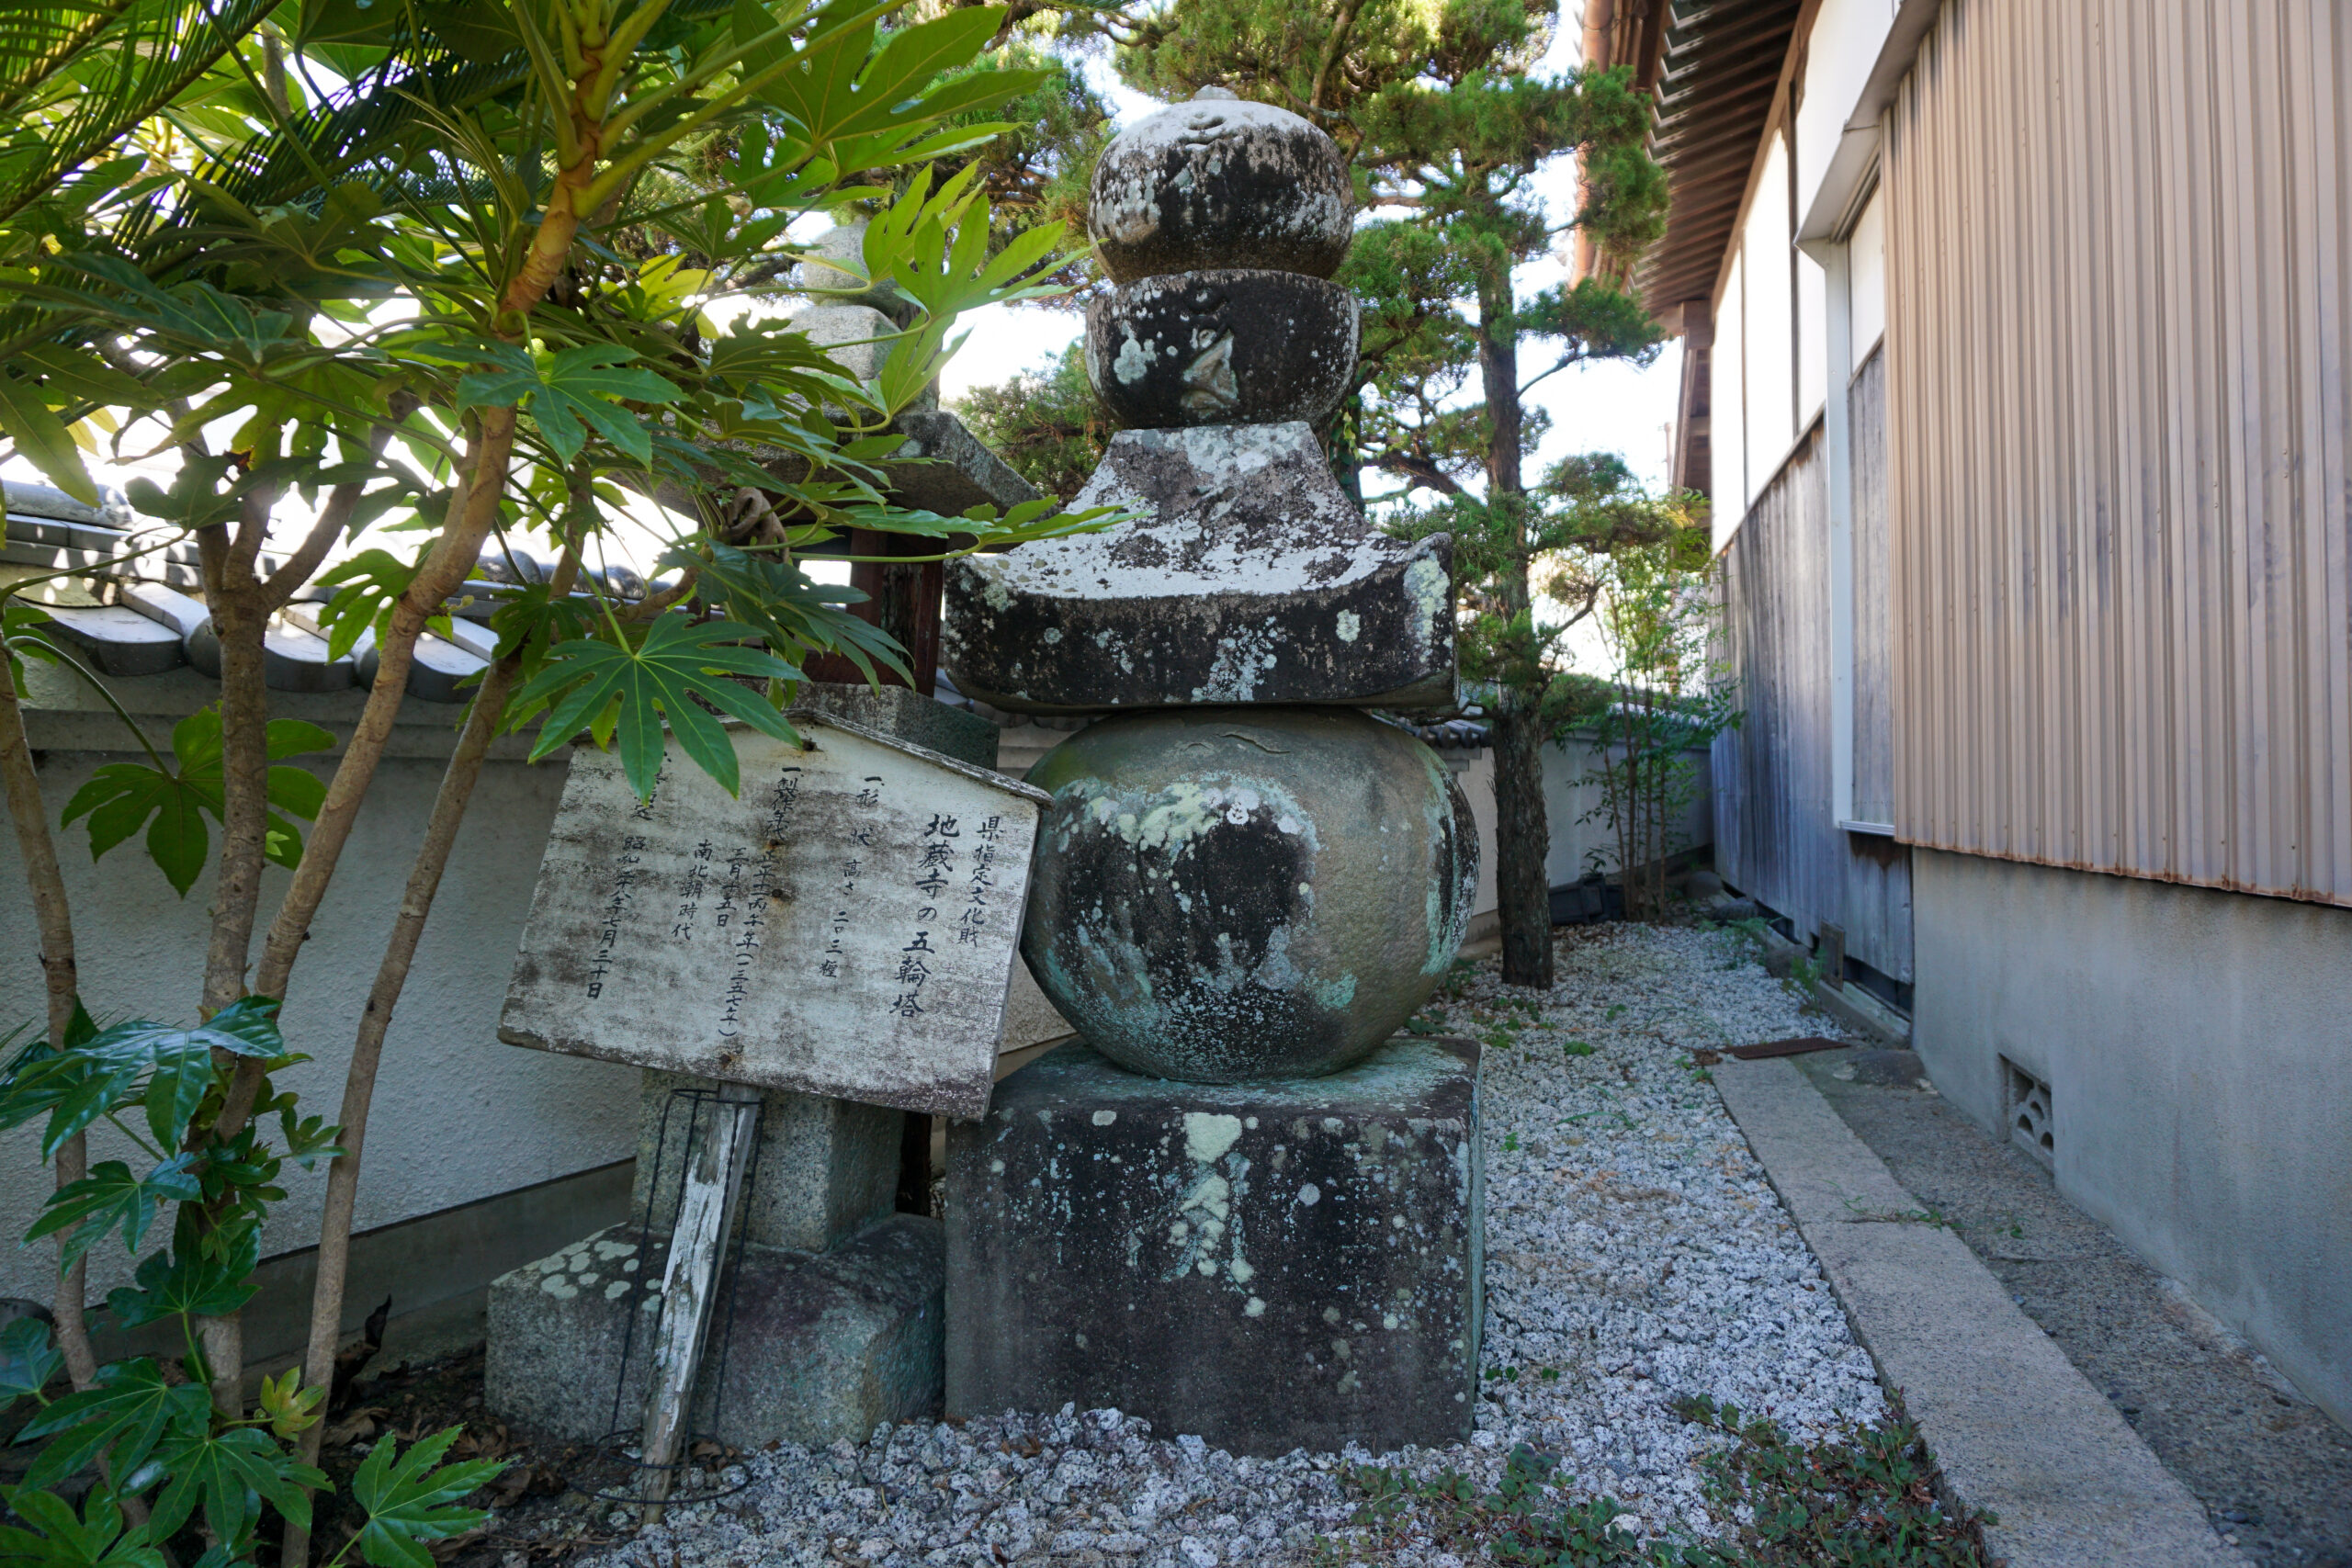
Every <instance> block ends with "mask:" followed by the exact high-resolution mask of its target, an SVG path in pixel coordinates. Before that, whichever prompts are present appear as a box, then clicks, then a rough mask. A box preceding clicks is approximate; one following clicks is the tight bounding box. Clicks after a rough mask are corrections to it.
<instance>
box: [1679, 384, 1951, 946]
mask: <svg viewBox="0 0 2352 1568" xmlns="http://www.w3.org/2000/svg"><path fill="white" fill-rule="evenodd" d="M1861 442H1862V435H1861V433H1860V432H1859V431H1858V432H1857V445H1858V446H1860V444H1861ZM1824 446H1825V444H1824V442H1823V440H1822V435H1821V432H1820V429H1819V427H1818V426H1816V427H1815V430H1814V433H1813V434H1811V435H1810V436H1808V437H1807V438H1806V439H1805V440H1804V442H1803V443H1802V444H1801V445H1800V446H1798V448H1797V451H1796V453H1795V454H1794V456H1792V457H1791V458H1790V459H1789V461H1788V463H1787V464H1786V465H1785V466H1784V467H1783V468H1781V472H1780V473H1779V475H1778V476H1776V477H1775V478H1774V479H1773V480H1772V482H1771V483H1770V485H1769V486H1767V487H1766V488H1765V490H1764V492H1763V493H1762V494H1761V495H1759V496H1758V498H1757V501H1756V504H1755V505H1754V506H1753V507H1751V508H1749V510H1748V513H1747V519H1746V521H1744V522H1743V523H1741V525H1740V527H1739V531H1738V533H1737V534H1736V535H1735V536H1733V538H1732V541H1731V544H1730V545H1729V547H1726V548H1725V550H1724V555H1723V558H1722V566H1721V570H1722V579H1721V583H1722V586H1721V592H1722V594H1723V615H1722V617H1721V620H1720V622H1719V626H1720V637H1721V641H1720V643H1719V644H1718V647H1717V657H1718V658H1719V659H1721V660H1723V661H1724V663H1725V664H1726V665H1728V667H1729V668H1730V671H1731V672H1732V675H1733V677H1734V679H1736V681H1737V682H1738V700H1739V704H1740V706H1741V707H1742V709H1743V710H1744V711H1745V715H1746V716H1745V719H1744V720H1743V722H1742V724H1741V726H1740V728H1737V729H1736V730H1727V731H1725V732H1724V734H1723V735H1721V736H1719V737H1717V738H1716V740H1715V744H1714V754H1713V773H1714V780H1715V866H1716V869H1717V870H1718V871H1720V872H1721V873H1722V874H1723V877H1724V881H1726V882H1728V883H1730V884H1731V885H1732V886H1735V887H1736V888H1738V889H1739V890H1740V891H1741V892H1743V893H1746V894H1747V895H1749V896H1750V897H1755V898H1758V899H1760V900H1762V901H1763V902H1764V903H1766V904H1768V905H1770V906H1771V907H1772V908H1774V909H1777V910H1779V911H1780V912H1781V914H1783V915H1786V916H1788V917H1789V919H1790V920H1791V922H1792V923H1793V924H1794V925H1795V927H1796V929H1797V931H1798V932H1799V934H1800V935H1804V936H1810V935H1811V934H1812V933H1814V932H1815V931H1818V930H1820V928H1821V925H1822V923H1823V922H1825V921H1828V922H1832V923H1835V924H1837V925H1838V926H1841V927H1843V928H1844V930H1845V932H1846V951H1847V952H1848V953H1850V954H1852V955H1853V956H1854V957H1856V958H1859V959H1860V960H1861V961H1862V962H1864V963H1865V964H1870V965H1871V967H1872V968H1875V969H1877V970H1879V971H1881V972H1882V973H1883V974H1886V975H1889V976H1893V977H1894V978H1895V979H1897V980H1903V981H1908V980H1909V979H1910V978H1911V863H1910V852H1909V851H1908V850H1907V849H1905V847H1904V846H1902V845H1899V844H1895V843H1893V842H1892V841H1890V840H1885V839H1883V838H1882V839H1871V838H1866V837H1864V836H1861V835H1857V834H1849V833H1847V832H1845V831H1843V830H1842V829H1839V828H1838V823H1837V818H1836V814H1835V812H1834V811H1833V810H1832V802H1831V798H1830V793H1831V785H1830V756H1831V751H1830V748H1831V747H1832V745H1834V744H1835V740H1834V737H1833V734H1832V730H1831V725H1830V706H1829V686H1830V664H1829V621H1830V606H1829V507H1828V495H1827V489H1826V483H1825V474H1826V461H1825V457H1824ZM1857 512H1858V513H1859V512H1860V507H1859V506H1858V507H1857ZM1857 533H1858V535H1859V533H1860V526H1859V523H1858V527H1857ZM1858 618H1859V617H1858ZM1862 663H1863V660H1862V658H1861V653H1860V643H1859V640H1858V644H1857V659H1856V664H1857V669H1858V682H1857V684H1858V686H1859V685H1860V683H1861V682H1860V678H1859V671H1860V666H1861V664H1862ZM1879 684H1880V685H1881V686H1882V687H1883V685H1884V682H1883V678H1882V679H1881V680H1880V681H1879Z"/></svg>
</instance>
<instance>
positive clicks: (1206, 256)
mask: <svg viewBox="0 0 2352 1568" xmlns="http://www.w3.org/2000/svg"><path fill="white" fill-rule="evenodd" d="M1090 194H1091V202H1090V204H1089V207H1088V222H1087V230H1088V232H1089V233H1090V234H1091V236H1092V237H1093V240H1094V254H1095V255H1096V257H1097V258H1098V259H1099V260H1100V261H1101V262H1102V264H1103V271H1105V272H1107V273H1109V274H1110V275H1111V278H1112V281H1114V282H1115V283H1132V282H1134V281H1135V280H1136V279H1137V278H1144V277H1153V276H1159V275H1161V274H1165V273H1171V272H1196V271H1198V270H1200V269H1202V268H1204V267H1213V266H1259V267H1273V268H1277V269H1280V270H1282V271H1284V272H1299V273H1305V274H1306V275H1308V276H1313V277H1329V276H1331V275H1332V274H1333V273H1335V272H1337V271H1339V269H1340V263H1341V262H1342V261H1344V260H1346V259H1347V254H1348V242H1349V239H1350V238H1351V234H1352V232H1353V229H1354V220H1355V194H1354V191H1353V189H1352V188H1351V186H1350V185H1349V182H1348V164H1347V160H1346V158H1345V157H1343V156H1342V155H1341V153H1340V149H1339V147H1338V146H1337V145H1336V144H1335V143H1334V142H1333V141H1331V139H1330V138H1329V136H1326V135H1325V134H1324V133H1323V132H1322V131H1321V130H1318V129H1317V128H1316V127H1315V126H1314V125H1312V124H1311V123H1309V122H1308V121H1306V120H1305V119H1302V118H1299V117H1298V116H1296V115H1295V114H1293V113H1291V112H1290V111H1289V110H1288V109H1279V108H1276V107H1273V106H1272V105H1271V104H1252V103H1244V102H1241V101H1239V100H1237V99H1235V98H1233V97H1232V96H1229V95H1227V96H1221V97H1211V96H1207V95H1206V94H1204V95H1203V96H1200V97H1196V98H1194V99H1193V101H1192V102H1191V103H1188V104H1178V105H1176V106H1175V107H1172V108H1166V109H1162V110H1160V111H1159V113H1158V114H1155V115H1152V116H1150V117H1148V118H1146V119H1144V120H1142V121H1141V122H1140V123H1138V124H1136V125H1134V126H1132V127H1130V128H1129V129H1127V130H1125V131H1122V132H1121V133H1120V134H1119V135H1118V136H1116V137H1114V138H1113V139H1112V141H1111V144H1110V145H1109V146H1108V147H1106V148H1104V149H1103V156H1102V157H1101V158H1100V159H1098V160H1097V161H1096V163H1095V164H1094V179H1093V184H1092V186H1091V191H1090Z"/></svg>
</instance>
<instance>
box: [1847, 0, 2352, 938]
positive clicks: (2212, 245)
mask: <svg viewBox="0 0 2352 1568" xmlns="http://www.w3.org/2000/svg"><path fill="white" fill-rule="evenodd" d="M2347 106H2352V17H2347V14H2346V11H2345V10H2344V8H2342V7H2341V6H2338V5H2336V4H2332V3H2330V0H2267V3H2256V0H2240V3H2235V4H2230V3H2220V0H2079V3H2075V4H2068V5H2050V4H2047V3H2046V0H1947V4H1946V5H1945V6H1944V8H1943V13H1942V17H1941V19H1940V20H1939V23H1938V24H1937V27H1936V29H1935V31H1934V32H1932V33H1931V34H1930V35H1929V36H1928V40H1927V42H1926V44H1925V46H1924V47H1923V49H1922V51H1921V53H1920V56H1919V59H1918V62H1917V65H1916V67H1915V69H1914V71H1913V73H1912V75H1911V78H1910V80H1909V81H1908V82H1906V83H1905V86H1904V88H1903V91H1902V94H1901V96H1900V97H1899V98H1898V100H1897V102H1896V104H1895V107H1894V110H1893V112H1892V115H1891V125H1890V130H1889V135H1888V141H1887V155H1886V166H1885V175H1884V188H1885V190H1886V193H1887V197H1888V200H1889V212H1888V218H1889V223H1888V235H1887V244H1888V269H1887V271H1888V284H1889V290H1890V294H1891V299H1890V300H1889V312H1888V324H1887V348H1886V354H1887V375H1888V389H1887V396H1888V403H1889V420H1890V426H1889V428H1890V434H1891V438H1892V450H1891V455H1890V456H1891V463H1890V469H1889V490H1890V516H1891V519H1892V522H1893V570H1894V582H1895V604H1896V615H1897V626H1898V627H1899V635H1898V637H1897V639H1896V679H1895V692H1896V701H1895V704H1894V724H1895V747H1896V759H1897V765H1896V769H1895V795H1894V820H1895V823H1896V826H1897V828H1898V829H1899V830H1900V832H1901V834H1902V836H1903V837H1904V838H1905V839H1906V840H1911V841H1914V842H1917V843H1923V844H1932V845H1935V846H1937V847H1939V848H1945V849H1952V850H1958V851H1962V852H1970V853H1976V854H1988V855H1998V856H2005V857H2009V858H2015V859H2020V860H2030V861H2041V862H2046V863H2053V864H2061V865H2075V866H2081V867H2085V868H2088V869H2094V870H2100V871H2111V872H2118V873H2123V874H2132V875H2141V876H2150V877H2159V878H2165V879H2169V880H2176V881H2182V882H2191V883H2199V884H2205V885H2208V886H2221V887H2234V888H2242V889H2247V890H2252V891H2258V892H2264V893H2273V894H2280V895H2285V896H2288V897H2299V898H2309V899H2316V900H2321V901H2326V902H2333V903H2337V904H2352V491H2348V490H2347V468H2346V445H2347V439H2348V438H2352V402H2347V389H2346V365H2347V361H2348V360H2352V298H2348V297H2347V296H2352V266H2347V261H2352V135H2347V127H2346V118H2347V115H2352V108H2348V107H2347Z"/></svg>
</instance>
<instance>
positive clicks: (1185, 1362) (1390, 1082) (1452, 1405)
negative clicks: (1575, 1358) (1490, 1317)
mask: <svg viewBox="0 0 2352 1568" xmlns="http://www.w3.org/2000/svg"><path fill="white" fill-rule="evenodd" d="M1478 1059H1479V1058H1478V1048H1477V1046H1476V1045H1475V1044H1471V1043H1467V1042H1464V1041H1453V1040H1445V1041H1439V1040H1421V1039H1413V1038H1409V1037H1400V1038H1397V1039H1396V1040H1392V1041H1390V1042H1389V1043H1387V1044H1385V1045H1383V1046H1382V1047H1380V1048H1379V1049H1378V1050H1376V1051H1375V1052H1374V1054H1373V1055H1371V1056H1370V1057H1368V1058H1366V1059H1365V1060H1364V1061H1363V1062H1362V1063H1361V1064H1359V1065H1358V1066H1354V1067H1352V1068H1350V1069H1348V1070H1347V1071H1345V1072H1340V1073H1335V1074H1333V1075H1331V1076H1329V1077H1319V1078H1311V1079H1297V1080H1290V1081H1285V1082H1279V1083H1257V1084H1247V1085H1234V1086H1212V1085H1205V1084H1186V1083H1173V1082H1170V1081H1167V1080H1164V1079H1159V1078H1148V1077H1139V1076H1137V1075H1136V1074H1133V1073H1129V1072H1126V1071H1125V1070H1123V1069H1121V1068H1119V1067H1116V1066H1113V1065H1112V1064H1111V1063H1110V1062H1108V1061H1106V1060H1105V1059H1104V1058H1103V1057H1102V1056H1100V1055H1097V1054H1096V1053H1095V1052H1094V1051H1093V1050H1091V1048H1089V1047H1088V1046H1086V1045H1084V1044H1083V1043H1072V1044H1069V1045H1065V1046H1062V1047H1060V1048H1059V1049H1057V1050H1055V1051H1052V1052H1049V1053H1047V1054H1046V1055H1045V1056H1043V1057H1040V1058H1039V1059H1038V1060H1037V1061H1035V1062H1034V1063H1032V1064H1030V1065H1029V1066H1026V1067H1024V1068H1023V1069H1022V1070H1021V1071H1020V1072H1017V1073H1015V1074H1013V1075H1012V1076H1011V1077H1008V1078H1006V1079H1005V1080H1004V1081H1003V1082H1002V1083H1001V1084H999V1085H998V1086H997V1096H996V1101H995V1104H994V1105H993V1107H992V1108H991V1109H990V1111H989V1114H988V1117H987V1119H986V1120H984V1121H980V1122H959V1123H956V1125H955V1126H953V1127H952V1128H951V1129H950V1131H949V1134H948V1156H947V1216H948V1217H947V1303H948V1337H947V1410H948V1414H949V1415H950V1416H978V1415H985V1414H991V1413H996V1412H1001V1411H1003V1410H1006V1409H1022V1410H1053V1409H1057V1408H1059V1407H1060V1406H1061V1405H1062V1404H1065V1403H1069V1402H1075V1403H1076V1404H1078V1406H1079V1407H1080V1409H1086V1408H1089V1407H1098V1406H1103V1405H1114V1406H1116V1407H1118V1408H1119V1409H1121V1410H1125V1411H1128V1412H1130V1413H1133V1414H1136V1415H1139V1416H1144V1417H1146V1418H1148V1420H1150V1421H1151V1422H1152V1423H1153V1425H1154V1426H1155V1427H1157V1428H1158V1429H1159V1431H1160V1432H1161V1433H1163V1434H1166V1435H1171V1436H1172V1435H1178V1434H1184V1433H1194V1434H1198V1435H1199V1436H1200V1437H1202V1438H1205V1439H1207V1440H1208V1441H1209V1442H1211V1443H1213V1444H1216V1445H1218V1446H1220V1447H1224V1448H1227V1449H1231V1450H1235V1451H1237V1452H1241V1453H1253V1454H1279V1453H1284V1452H1287V1451H1289V1450H1292V1449H1294V1448H1299V1447H1305V1448H1307V1449H1314V1450H1329V1449H1335V1448H1338V1447H1340V1445H1342V1444H1344V1443H1347V1442H1349V1441H1356V1442H1361V1443H1363V1444H1365V1445H1366V1446H1368V1447H1370V1448H1372V1449H1374V1450H1386V1449H1392V1448H1395V1447H1397V1446H1399V1445H1401V1444H1404V1443H1408V1442H1410V1443H1422V1444H1444V1443H1452V1442H1458V1441H1461V1440H1462V1439H1464V1438H1466V1437H1467V1436H1468V1434H1469V1432H1470V1429H1471V1418H1472V1414H1473V1401H1474V1400H1475V1399H1476V1382H1475V1379H1476V1371H1477V1365H1478V1333H1479V1321H1480V1316H1481V1313H1482V1311H1483V1301H1482V1287H1481V1269H1482V1258H1483V1243H1482V1232H1483V1228H1484V1214H1483V1207H1484V1199H1483V1191H1484V1172H1483V1168H1482V1166H1481V1163H1480V1157H1479V1150H1478Z"/></svg>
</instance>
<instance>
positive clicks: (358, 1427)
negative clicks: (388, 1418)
mask: <svg viewBox="0 0 2352 1568" xmlns="http://www.w3.org/2000/svg"><path fill="white" fill-rule="evenodd" d="M385 1415H386V1411H385V1409H384V1407H383V1406H382V1405H380V1404H368V1405H362V1406H361V1407H360V1408H359V1409H357V1410H355V1411H353V1412H352V1413H351V1414H350V1415H348V1416H345V1417H344V1418H343V1419H342V1420H340V1421H337V1422H336V1423H334V1425H333V1426H331V1427H328V1428H327V1429H326V1431H325V1432H324V1433H323V1434H322V1436H321V1438H320V1440H321V1441H322V1442H323V1443H324V1444H325V1445H326V1446H327V1447H328V1448H331V1449H339V1448H343V1447H345V1445H347V1444H350V1443H356V1442H359V1441H361V1440H363V1439H365V1438H372V1437H374V1436H375V1435H376V1433H377V1431H378V1430H379V1428H380V1427H381V1424H382V1422H383V1418H384V1416H385Z"/></svg>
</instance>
